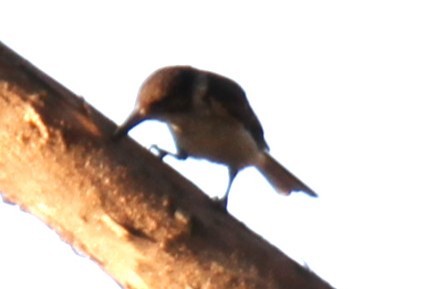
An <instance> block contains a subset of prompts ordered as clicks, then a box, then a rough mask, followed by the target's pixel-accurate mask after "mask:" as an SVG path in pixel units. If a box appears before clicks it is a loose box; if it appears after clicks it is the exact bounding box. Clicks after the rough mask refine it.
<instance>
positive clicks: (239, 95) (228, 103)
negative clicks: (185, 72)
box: [207, 73, 268, 149]
mask: <svg viewBox="0 0 434 289" xmlns="http://www.w3.org/2000/svg"><path fill="white" fill-rule="evenodd" d="M207 91H208V92H209V93H212V96H210V97H213V99H215V100H216V101H218V102H219V103H220V105H221V106H222V107H224V109H226V110H227V112H228V113H229V114H230V115H231V116H232V117H233V118H235V119H236V120H238V121H239V122H241V123H242V124H243V125H244V127H245V128H246V129H247V130H248V131H249V132H250V134H251V135H252V137H253V138H254V139H255V141H256V142H257V144H258V146H259V147H260V148H261V149H268V146H267V144H266V142H265V139H264V131H263V129H262V126H261V123H260V122H259V120H258V118H257V117H256V115H255V113H254V112H253V110H252V108H251V107H250V105H249V102H248V100H247V98H246V94H245V93H244V90H243V89H242V88H241V86H239V85H238V84H237V83H236V82H234V81H233V80H231V79H229V78H226V77H223V76H221V75H217V74H214V73H208V89H207Z"/></svg>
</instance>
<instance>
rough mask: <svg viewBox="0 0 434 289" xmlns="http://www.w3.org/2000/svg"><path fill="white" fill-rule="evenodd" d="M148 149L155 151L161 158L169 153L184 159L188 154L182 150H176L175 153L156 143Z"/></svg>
mask: <svg viewBox="0 0 434 289" xmlns="http://www.w3.org/2000/svg"><path fill="white" fill-rule="evenodd" d="M149 150H150V151H155V152H156V155H157V157H158V158H159V159H160V160H162V159H163V158H164V157H165V156H167V155H169V156H172V157H174V158H176V159H178V160H185V159H186V158H187V157H188V154H187V153H186V152H185V151H183V150H178V151H177V152H176V153H171V152H168V151H166V150H164V149H162V148H159V147H158V146H157V145H155V144H153V145H151V146H150V147H149Z"/></svg>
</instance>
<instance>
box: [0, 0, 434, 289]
mask: <svg viewBox="0 0 434 289" xmlns="http://www.w3.org/2000/svg"><path fill="white" fill-rule="evenodd" d="M148 2H149V4H143V3H148ZM153 2H157V1H137V2H134V1H125V2H122V4H115V3H118V1H116V2H115V1H100V2H99V1H93V2H91V1H74V2H70V3H73V4H65V3H60V1H52V2H50V1H28V3H27V2H25V1H12V0H11V1H8V0H6V1H1V5H0V7H1V8H0V9H1V13H0V14H1V17H0V41H3V42H4V43H5V44H7V45H9V46H10V47H11V48H13V49H15V50H16V51H17V52H19V53H20V54H21V55H23V56H24V57H26V58H27V59H28V60H30V61H31V62H33V63H34V64H35V65H37V66H38V67H40V68H41V69H42V70H44V71H46V72H47V73H48V74H50V75H51V76H53V77H54V78H56V79H57V80H59V81H60V82H61V83H63V84H64V85H66V86H67V87H69V88H70V89H72V90H73V91H74V92H76V93H77V94H79V95H82V96H83V97H84V98H85V99H86V100H87V101H88V102H90V103H91V104H92V105H94V106H95V107H96V108H97V109H98V110H100V111H102V112H103V113H104V114H106V115H107V116H108V117H110V118H111V119H113V120H114V121H115V122H117V123H120V122H122V121H123V120H124V118H125V117H126V116H127V115H128V114H129V112H130V110H131V109H132V107H133V104H134V100H135V97H136V93H137V90H138V88H139V86H140V84H141V82H142V81H143V80H144V79H145V78H146V77H147V76H148V75H149V74H150V73H151V72H152V71H154V70H155V69H157V68H159V67H162V66H165V65H172V64H189V65H193V66H196V67H198V68H202V69H207V70H211V71H215V72H218V73H220V74H223V75H226V76H228V77H231V78H233V79H234V80H236V81H238V82H239V83H240V84H241V85H242V86H243V87H244V89H245V90H246V92H247V94H248V97H249V100H250V103H251V105H252V107H253V109H254V110H255V111H256V113H257V115H258V117H259V119H260V120H261V122H262V125H263V127H264V130H265V137H266V139H267V141H268V144H269V145H270V147H271V153H272V155H273V156H275V157H276V159H278V160H279V161H280V162H281V163H282V164H284V165H285V166H287V167H288V168H289V169H290V170H291V171H292V172H293V173H294V174H296V175H297V176H299V177H300V178H301V179H302V180H303V181H304V182H306V183H307V184H308V185H309V186H311V187H312V188H313V189H314V190H315V191H316V192H317V193H318V194H319V195H320V198H318V199H311V198H309V197H306V196H305V195H303V194H294V195H291V196H290V197H283V196H279V195H277V194H276V193H275V192H274V191H273V190H272V188H271V187H270V186H269V185H268V184H267V183H266V181H265V180H264V179H262V177H260V175H259V174H258V173H257V172H256V171H255V170H254V169H247V170H245V171H243V172H242V173H240V174H239V176H238V177H237V179H236V181H235V183H234V186H233V188H232V194H231V197H230V200H229V210H230V212H231V213H232V214H233V215H235V216H236V217H237V218H239V219H240V220H241V221H242V222H244V223H246V224H247V225H248V226H249V227H250V228H251V229H253V230H254V231H256V232H257V233H259V234H260V235H262V236H263V237H264V238H266V239H268V240H269V241H270V242H271V243H273V244H274V245H276V246H278V247H279V248H280V249H281V250H282V251H284V252H285V253H286V254H288V255H289V256H290V257H292V258H293V259H296V260H297V261H299V262H300V263H306V264H307V265H308V266H309V267H310V268H311V269H312V270H314V271H315V272H317V273H318V274H319V275H320V276H321V277H322V278H324V279H325V280H327V281H328V282H330V283H331V284H332V285H333V286H335V287H336V288H352V289H359V288H360V289H362V288H395V289H399V288H419V289H423V288H434V281H433V278H432V274H433V271H432V268H433V264H432V263H433V260H434V249H433V244H434V237H433V234H432V233H433V230H432V227H433V225H432V223H433V219H434V212H433V208H432V207H433V206H432V204H433V193H434V182H433V175H432V174H433V172H434V152H433V147H434V137H433V128H432V127H433V123H434V114H433V106H434V105H433V95H434V82H433V77H434V56H433V55H434V53H433V51H434V33H433V32H434V17H433V15H434V8H433V5H434V4H433V3H432V1H417V0H416V1H414V0H412V1H385V0H376V1H370V0H367V1H366V0H365V1H314V0H311V1H266V2H265V1H262V2H260V1H218V3H217V2H216V1H213V2H211V1H209V2H208V1H173V2H171V1H158V4H154V3H153ZM119 3H120V1H119ZM139 3H140V4H139ZM151 3H152V4H151ZM162 131H163V132H164V133H162ZM130 135H131V136H133V137H135V138H136V139H137V140H139V141H140V142H141V143H142V144H143V145H144V146H149V145H150V144H153V143H157V144H159V145H160V146H161V147H167V148H172V144H171V142H170V140H171V138H170V136H169V135H168V133H167V131H166V130H165V128H164V126H162V125H159V124H157V123H152V122H149V123H147V124H143V125H141V126H140V127H138V128H136V129H134V130H133V131H132V132H131V133H130ZM167 162H168V163H169V164H170V165H172V166H174V167H176V168H177V169H178V170H179V171H180V172H181V173H182V174H184V175H185V176H187V177H188V178H189V179H191V180H192V181H193V182H195V183H196V184H198V185H199V186H200V187H201V188H202V189H203V190H204V191H206V192H208V193H209V194H210V195H212V196H215V195H217V194H220V193H222V192H223V191H224V189H225V187H226V182H227V179H226V177H227V176H226V170H225V169H224V168H223V167H220V166H218V165H213V164H209V163H207V162H203V161H202V162H201V161H194V160H188V161H185V162H179V161H175V160H169V158H168V160H167ZM0 185H1V184H0ZM0 248H1V249H0V276H1V277H0V288H8V289H15V288H59V287H62V288H108V289H109V288H118V287H117V285H116V284H115V283H114V282H113V281H112V280H111V279H110V278H109V277H106V275H105V273H103V272H102V271H101V270H100V269H99V268H98V266H97V265H95V264H93V263H91V262H89V261H88V260H87V259H86V258H84V257H82V256H78V255H76V254H75V253H74V251H73V250H72V249H71V248H70V247H69V246H68V245H66V244H65V243H63V242H61V241H59V238H58V237H57V235H56V234H55V233H53V232H51V231H50V230H48V229H47V228H46V227H45V225H43V224H41V223H40V222H39V221H38V220H35V219H34V218H32V217H30V216H29V215H27V214H23V213H20V212H19V210H18V209H17V208H16V207H13V206H10V205H6V204H1V203H0ZM65 280H67V281H65Z"/></svg>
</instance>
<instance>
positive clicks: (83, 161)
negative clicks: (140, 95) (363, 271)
mask: <svg viewBox="0 0 434 289" xmlns="http://www.w3.org/2000/svg"><path fill="white" fill-rule="evenodd" d="M0 125H1V127H0V192H1V193H2V195H3V198H4V199H6V200H8V201H9V202H12V203H16V204H18V205H19V206H20V207H21V208H22V209H23V210H26V211H28V212H30V213H31V214H33V215H35V216H37V217H39V218H40V219H42V220H43V221H44V222H45V223H47V224H48V225H49V226H50V227H51V228H53V229H54V230H56V231H57V232H58V233H59V234H60V235H61V237H62V238H63V239H64V240H65V241H67V242H68V243H70V244H71V245H72V246H74V247H75V248H77V249H78V250H80V251H82V252H84V253H85V254H87V255H88V256H90V257H91V258H92V259H93V260H95V261H96V262H98V263H99V264H100V266H101V267H102V268H103V269H104V270H105V271H106V272H108V274H110V275H111V276H112V277H113V278H114V279H115V280H116V281H117V282H118V283H119V284H121V285H122V286H123V287H124V288H134V289H139V288H152V289H157V288H162V289H163V288H164V289H166V288H172V289H178V288H179V289H181V288H182V289H186V288H191V289H196V288H197V289H199V288H203V289H213V288H219V289H225V288H228V289H229V288H231V289H242V288H249V289H266V288H276V289H279V288H281V289H288V288H297V289H322V288H324V289H326V288H331V287H330V285H328V284H327V283H326V282H324V281H323V280H321V279H320V278H319V277H317V276H316V275H315V274H314V273H312V272H310V271H309V270H307V269H306V268H303V267H302V266H300V265H298V264H297V263H296V262H294V261H293V260H291V259H290V258H288V257H287V256H285V255H284V254H283V253H282V252H280V251H279V250H278V249H277V248H275V247H273V246H272V245H270V244H269V243H267V242H266V241H265V240H263V239H262V238H261V237H259V236H258V235H256V234H254V233H253V232H251V231H250V230H249V229H248V228H246V227H245V226H244V225H243V224H242V223H240V222H239V221H237V220H236V219H234V218H233V217H232V216H231V215H229V214H226V213H224V212H222V211H221V210H219V209H218V208H216V207H215V205H214V203H213V202H212V201H211V200H210V199H209V198H208V197H207V196H206V195H205V194H204V193H203V192H201V191H200V190H199V189H198V188H197V187H195V186H194V185H193V184H192V183H191V182H189V181H188V180H186V179H185V178H183V177H182V176H180V175H179V174H178V173H177V172H175V171H174V170H173V169H171V168H170V167H168V166H167V165H165V164H164V163H162V162H160V161H159V160H158V159H157V158H156V157H154V156H153V155H152V154H150V153H149V152H148V151H147V150H145V149H144V148H142V147H141V146H140V145H138V144H137V143H136V142H134V141H133V140H131V139H129V138H126V139H124V140H122V141H120V142H113V141H111V140H110V136H111V134H112V132H113V130H114V129H115V125H114V124H113V123H112V122H111V121H110V120H108V119H107V118H106V117H104V116H103V115H101V114H100V113H99V112H98V111H96V110H95V109H94V108H93V107H91V106H90V105H89V104H88V103H86V101H85V100H83V99H82V98H79V97H77V96H76V95H74V94H73V93H72V92H71V91H69V90H68V89H66V88H64V87H63V86H62V85H60V84H59V83H57V82H56V81H55V80H53V79H51V78H50V77H49V76H47V75H46V74H44V73H43V72H41V71H40V70H38V69H37V68H36V67H34V66H33V65H31V64H30V63H29V62H27V61H26V60H24V59H22V58H21V57H20V56H18V55H17V54H16V53H14V52H13V51H11V50H10V49H9V48H8V47H6V46H5V45H3V44H2V43H1V42H0Z"/></svg>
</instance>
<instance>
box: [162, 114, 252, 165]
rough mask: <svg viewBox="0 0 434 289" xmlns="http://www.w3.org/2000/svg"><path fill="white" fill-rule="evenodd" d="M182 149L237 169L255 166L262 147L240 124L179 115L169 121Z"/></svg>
mask: <svg viewBox="0 0 434 289" xmlns="http://www.w3.org/2000/svg"><path fill="white" fill-rule="evenodd" d="M168 122H169V128H170V130H171V132H172V134H173V137H174V139H175V143H176V145H177V146H178V148H179V149H181V150H183V151H185V152H187V153H188V155H190V156H192V157H196V158H205V159H208V160H210V161H213V162H217V163H223V164H226V165H228V166H231V167H233V168H239V169H240V168H243V167H245V166H248V165H252V164H254V163H255V161H256V158H257V156H258V152H259V148H258V146H257V144H256V142H255V140H254V139H253V138H252V136H251V135H250V133H249V132H248V131H247V130H246V129H245V128H244V127H243V126H242V125H241V124H240V123H239V122H237V121H235V120H233V119H229V118H221V117H216V116H215V115H213V116H210V115H197V114H196V115H193V114H179V115H171V116H170V117H169V119H168Z"/></svg>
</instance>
